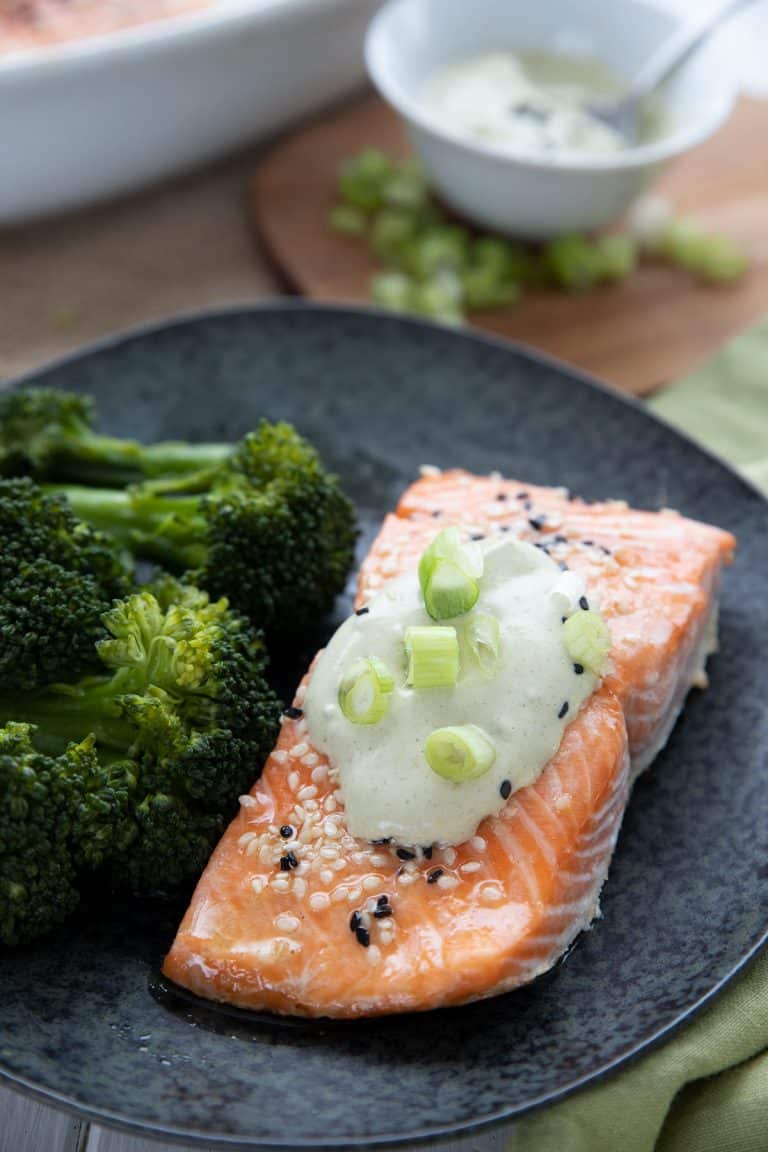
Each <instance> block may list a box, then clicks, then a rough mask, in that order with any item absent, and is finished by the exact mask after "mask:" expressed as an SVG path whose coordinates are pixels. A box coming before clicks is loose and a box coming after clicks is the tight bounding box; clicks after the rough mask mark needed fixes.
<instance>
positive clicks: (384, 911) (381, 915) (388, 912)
mask: <svg viewBox="0 0 768 1152" xmlns="http://www.w3.org/2000/svg"><path fill="white" fill-rule="evenodd" d="M390 916H394V912H393V911H392V909H391V908H390V906H389V904H387V905H385V907H383V908H376V909H375V910H374V913H373V918H374V920H386V919H388V917H390Z"/></svg>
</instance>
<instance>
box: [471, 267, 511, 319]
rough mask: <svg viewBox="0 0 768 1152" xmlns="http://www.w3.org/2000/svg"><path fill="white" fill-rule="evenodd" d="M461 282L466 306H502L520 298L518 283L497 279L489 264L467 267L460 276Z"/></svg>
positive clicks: (480, 307) (477, 307)
mask: <svg viewBox="0 0 768 1152" xmlns="http://www.w3.org/2000/svg"><path fill="white" fill-rule="evenodd" d="M461 283H462V287H463V289H464V303H465V304H466V306H467V308H473V309H478V310H480V309H483V308H504V307H506V306H507V305H509V304H514V302H515V300H519V299H520V288H519V287H518V285H517V284H515V283H514V282H513V281H511V280H510V281H504V280H501V279H499V277H498V274H497V273H496V271H495V270H494V269H493V268H492V267H491V266H490V265H489V266H487V267H483V266H480V267H477V268H468V269H467V270H466V272H464V273H463V275H462V277H461Z"/></svg>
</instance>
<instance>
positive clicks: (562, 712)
mask: <svg viewBox="0 0 768 1152" xmlns="http://www.w3.org/2000/svg"><path fill="white" fill-rule="evenodd" d="M567 712H568V701H567V700H563V702H562V704H561V705H560V711H559V712H558V714H557V718H558V720H562V718H563V716H565V715H566V713H567Z"/></svg>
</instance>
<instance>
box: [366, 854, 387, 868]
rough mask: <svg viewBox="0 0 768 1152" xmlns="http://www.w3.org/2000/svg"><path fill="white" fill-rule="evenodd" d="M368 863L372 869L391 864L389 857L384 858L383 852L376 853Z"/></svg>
mask: <svg viewBox="0 0 768 1152" xmlns="http://www.w3.org/2000/svg"><path fill="white" fill-rule="evenodd" d="M368 862H369V864H370V865H371V867H372V868H383V867H384V865H385V864H389V857H388V856H383V855H382V854H381V852H374V853H373V855H372V856H371V857H370V859H369V861H368Z"/></svg>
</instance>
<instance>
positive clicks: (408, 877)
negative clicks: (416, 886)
mask: <svg viewBox="0 0 768 1152" xmlns="http://www.w3.org/2000/svg"><path fill="white" fill-rule="evenodd" d="M415 879H416V877H415V876H414V874H413V872H403V873H402V874H401V875H400V876H398V878H397V882H398V884H402V885H403V886H404V887H405V886H407V885H408V884H413V882H414V880H415Z"/></svg>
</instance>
